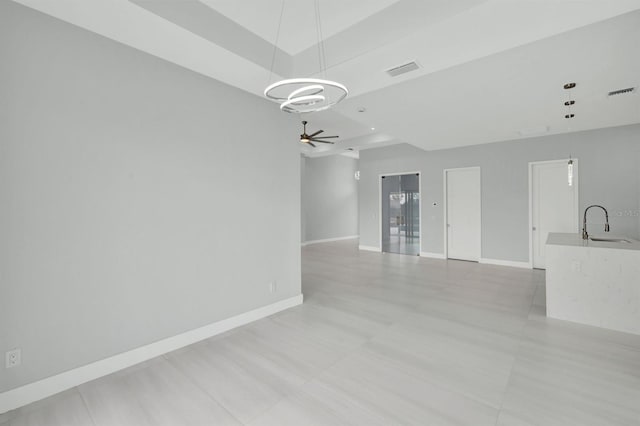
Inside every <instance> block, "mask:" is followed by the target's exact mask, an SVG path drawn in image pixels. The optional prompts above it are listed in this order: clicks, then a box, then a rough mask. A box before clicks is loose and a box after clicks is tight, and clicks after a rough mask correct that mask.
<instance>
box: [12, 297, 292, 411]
mask: <svg viewBox="0 0 640 426" xmlns="http://www.w3.org/2000/svg"><path fill="white" fill-rule="evenodd" d="M302 300H303V296H302V294H300V295H298V296H294V297H291V298H289V299H285V300H280V301H278V302H276V303H272V304H271V305H267V306H263V307H261V308H257V309H254V310H252V311H249V312H245V313H243V314H239V315H236V316H233V317H231V318H227V319H224V320H221V321H218V322H214V323H212V324H209V325H205V326H204V327H200V328H196V329H195V330H190V331H187V332H185V333H182V334H179V335H177V336H172V337H169V338H166V339H163V340H159V341H157V342H154V343H151V344H148V345H145V346H142V347H139V348H136V349H133V350H130V351H127V352H123V353H120V354H118V355H114V356H112V357H109V358H105V359H102V360H100V361H96V362H93V363H91V364H88V365H84V366H82V367H78V368H75V369H73V370H70V371H65V372H64V373H60V374H57V375H55V376H52V377H48V378H46V379H42V380H39V381H37V382H33V383H29V384H27V385H24V386H20V387H18V388H15V389H11V390H9V391H6V392H3V393H0V414H2V413H5V412H7V411H10V410H13V409H16V408H19V407H22V406H24V405H27V404H30V403H32V402H35V401H38V400H41V399H44V398H46V397H49V396H51V395H55V394H56V393H59V392H62V391H65V390H67V389H71V388H73V387H75V386H78V385H81V384H83V383H86V382H89V381H91V380H94V379H97V378H100V377H103V376H106V375H107V374H111V373H114V372H116V371H120V370H122V369H124V368H127V367H131V366H132V365H135V364H138V363H140V362H143V361H147V360H150V359H152V358H155V357H157V356H160V355H163V354H166V353H168V352H171V351H174V350H176V349H180V348H183V347H185V346H188V345H191V344H193V343H196V342H199V341H201V340H204V339H207V338H209V337H212V336H215V335H217V334H220V333H224V332H225V331H229V330H231V329H233V328H236V327H240V326H242V325H245V324H248V323H250V322H253V321H256V320H259V319H261V318H264V317H268V316H269V315H273V314H275V313H277V312H280V311H283V310H285V309H288V308H292V307H294V306H297V305H300V304H301V303H302Z"/></svg>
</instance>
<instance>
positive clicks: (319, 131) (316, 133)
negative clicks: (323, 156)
mask: <svg viewBox="0 0 640 426" xmlns="http://www.w3.org/2000/svg"><path fill="white" fill-rule="evenodd" d="M322 132H324V130H318V131H317V132H315V133H311V134H310V135H309V137H310V138H312V137H314V136H316V135H319V134H320V133H322Z"/></svg>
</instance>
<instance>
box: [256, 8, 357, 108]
mask: <svg viewBox="0 0 640 426" xmlns="http://www.w3.org/2000/svg"><path fill="white" fill-rule="evenodd" d="M285 1H286V0H282V8H281V10H280V21H279V22H278V32H277V34H276V42H275V44H274V45H273V56H272V58H271V71H270V74H271V75H272V74H273V65H274V62H275V58H276V50H277V46H278V39H279V38H280V29H281V27H282V16H283V14H284V5H285ZM314 8H315V21H316V33H317V36H318V44H317V46H318V62H319V64H320V71H321V72H322V76H323V77H325V75H326V71H327V59H326V54H325V51H324V41H323V36H322V23H321V20H320V2H319V0H315V1H314ZM348 94H349V91H348V90H347V88H346V87H345V86H344V85H342V84H340V83H337V82H335V81H331V80H327V79H326V77H325V78H323V79H319V78H290V79H286V80H281V81H278V82H276V83H273V84H271V85H269V86H268V87H267V88H266V89H264V96H265V97H266V98H267V99H270V100H272V101H275V102H278V103H279V104H280V110H281V111H285V112H290V113H305V112H316V111H324V110H325V109H329V108H331V107H332V106H333V105H335V104H337V103H338V102H340V101H341V100H343V99H344V98H346V97H347V95H348Z"/></svg>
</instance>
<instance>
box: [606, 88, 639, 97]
mask: <svg viewBox="0 0 640 426" xmlns="http://www.w3.org/2000/svg"><path fill="white" fill-rule="evenodd" d="M635 91H636V88H635V87H627V88H626V89H619V90H614V91H613V92H609V95H608V96H616V95H624V94H627V93H633V92H635Z"/></svg>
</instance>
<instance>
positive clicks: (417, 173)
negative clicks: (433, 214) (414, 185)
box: [378, 171, 422, 256]
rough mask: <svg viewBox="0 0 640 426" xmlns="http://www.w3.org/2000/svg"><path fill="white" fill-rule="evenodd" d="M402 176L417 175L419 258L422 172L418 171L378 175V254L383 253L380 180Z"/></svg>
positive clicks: (420, 250) (419, 251)
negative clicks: (385, 177)
mask: <svg viewBox="0 0 640 426" xmlns="http://www.w3.org/2000/svg"><path fill="white" fill-rule="evenodd" d="M402 175H418V193H419V194H420V204H419V208H420V232H419V235H418V238H419V239H420V247H419V249H418V256H420V253H422V179H421V178H422V172H420V171H409V172H399V173H395V172H394V173H381V174H379V175H378V247H379V248H380V253H384V252H383V251H382V178H383V177H384V176H402Z"/></svg>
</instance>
